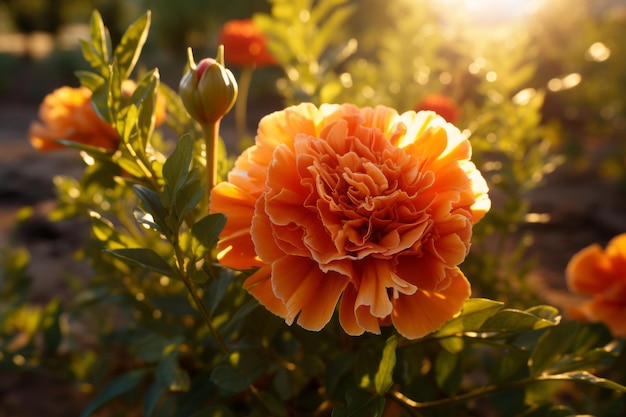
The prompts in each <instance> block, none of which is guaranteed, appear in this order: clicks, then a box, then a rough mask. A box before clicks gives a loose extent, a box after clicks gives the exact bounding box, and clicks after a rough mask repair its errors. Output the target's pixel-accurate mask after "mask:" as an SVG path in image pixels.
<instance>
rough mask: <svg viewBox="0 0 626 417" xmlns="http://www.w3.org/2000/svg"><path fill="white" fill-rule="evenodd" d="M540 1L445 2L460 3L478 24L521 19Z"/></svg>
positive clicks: (482, 0) (477, 0)
mask: <svg viewBox="0 0 626 417" xmlns="http://www.w3.org/2000/svg"><path fill="white" fill-rule="evenodd" d="M540 1H543V0H525V1H519V0H457V1H454V0H448V2H447V3H455V4H457V5H458V4H459V3H461V5H462V6H463V7H464V8H465V9H466V10H467V12H468V16H469V17H470V18H471V20H473V21H474V22H476V23H480V24H492V23H504V22H508V21H514V20H521V19H523V18H524V17H526V16H528V15H531V14H533V13H536V12H537V10H538V6H539V3H540ZM450 5H452V4H450Z"/></svg>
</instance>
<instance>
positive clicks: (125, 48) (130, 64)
mask: <svg viewBox="0 0 626 417" xmlns="http://www.w3.org/2000/svg"><path fill="white" fill-rule="evenodd" d="M150 20H151V13H150V11H147V12H146V13H145V14H144V15H143V16H142V17H140V18H139V19H137V20H136V21H135V22H133V23H132V24H131V25H130V26H129V27H128V29H127V30H126V32H125V33H124V35H123V36H122V39H121V40H120V43H119V44H118V45H117V47H116V48H115V51H114V53H113V58H114V59H115V60H116V61H117V64H118V66H119V70H120V73H121V75H122V78H123V79H126V78H128V77H129V76H130V74H131V72H132V71H133V68H134V67H135V64H136V63H137V60H138V59H139V55H141V50H142V48H143V46H144V44H145V42H146V39H147V38H148V32H149V30H150Z"/></svg>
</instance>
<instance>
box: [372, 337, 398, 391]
mask: <svg viewBox="0 0 626 417" xmlns="http://www.w3.org/2000/svg"><path fill="white" fill-rule="evenodd" d="M397 346H398V338H397V336H395V335H394V336H391V337H390V338H389V339H387V341H386V342H385V347H384V348H383V356H382V359H381V360H380V364H379V365H378V371H377V372H376V375H374V389H375V390H376V392H377V393H378V394H380V395H383V394H384V393H386V392H387V390H388V389H389V388H391V386H392V385H393V371H394V369H395V367H396V347H397Z"/></svg>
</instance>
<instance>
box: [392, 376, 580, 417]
mask: <svg viewBox="0 0 626 417" xmlns="http://www.w3.org/2000/svg"><path fill="white" fill-rule="evenodd" d="M557 380H558V379H557V378H550V377H541V376H540V377H537V378H524V379H520V380H518V381H514V382H511V383H508V384H501V385H490V386H487V387H484V388H479V389H476V390H473V391H469V392H466V393H465V394H460V395H453V396H450V397H447V398H442V399H440V400H432V401H422V402H420V401H414V400H412V399H410V398H408V397H407V396H405V395H404V394H402V393H401V392H399V391H395V390H390V391H388V392H387V394H386V397H388V398H390V399H391V400H393V401H396V402H397V403H399V404H400V405H402V407H403V408H404V409H405V410H406V411H408V413H409V414H411V415H412V416H415V417H418V416H421V415H422V414H421V413H420V412H419V411H418V410H423V409H426V408H435V407H442V406H446V405H452V404H454V403H459V402H467V401H469V400H472V399H474V398H478V397H482V396H485V395H491V394H495V393H497V392H501V391H507V390H511V389H516V388H521V387H523V386H525V385H529V384H532V383H536V382H546V381H557ZM563 380H568V379H567V378H564V379H563Z"/></svg>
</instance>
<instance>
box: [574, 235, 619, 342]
mask: <svg viewBox="0 0 626 417" xmlns="http://www.w3.org/2000/svg"><path fill="white" fill-rule="evenodd" d="M566 277H567V284H568V286H569V288H570V290H571V291H572V292H574V293H578V294H584V295H590V296H592V298H591V299H590V300H588V301H586V302H584V303H583V304H582V305H580V306H576V307H573V308H571V310H570V311H569V313H570V314H571V315H572V316H573V317H575V318H578V319H581V320H583V321H593V322H603V323H605V324H606V325H607V326H608V327H609V328H610V329H611V331H612V332H613V334H614V335H615V336H616V337H623V336H626V233H623V234H621V235H618V236H616V237H614V238H613V239H611V241H609V243H608V245H607V247H606V250H603V249H602V247H601V246H600V245H598V244H593V245H590V246H587V247H586V248H584V249H582V250H581V251H580V252H578V253H577V254H575V255H574V256H573V257H572V259H571V260H570V261H569V263H568V265H567V268H566Z"/></svg>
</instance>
